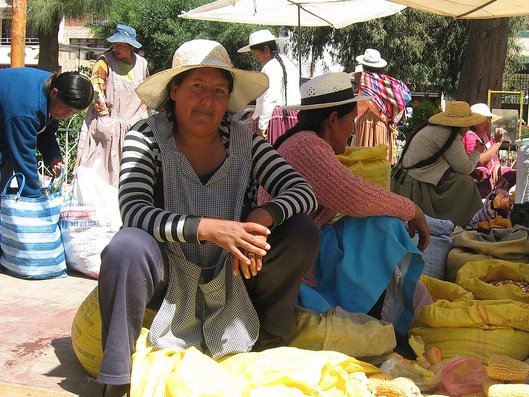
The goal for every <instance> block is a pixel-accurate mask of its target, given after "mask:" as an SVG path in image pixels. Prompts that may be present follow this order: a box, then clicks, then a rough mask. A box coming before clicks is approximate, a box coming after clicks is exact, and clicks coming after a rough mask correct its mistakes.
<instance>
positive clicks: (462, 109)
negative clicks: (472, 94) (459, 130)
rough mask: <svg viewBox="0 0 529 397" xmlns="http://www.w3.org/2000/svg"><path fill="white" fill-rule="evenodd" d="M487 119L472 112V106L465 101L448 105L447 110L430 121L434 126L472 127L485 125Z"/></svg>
mask: <svg viewBox="0 0 529 397" xmlns="http://www.w3.org/2000/svg"><path fill="white" fill-rule="evenodd" d="M486 119H487V117H485V116H482V115H480V114H477V113H473V112H472V111H471V110H470V105H469V104H468V103H466V102H464V101H453V102H448V103H447V104H446V110H445V111H444V112H441V113H437V114H434V115H433V116H432V117H430V118H429V119H428V121H429V122H430V123H432V124H439V125H445V126H447V127H470V126H473V125H478V124H481V123H483V122H484V121H485V120H486Z"/></svg>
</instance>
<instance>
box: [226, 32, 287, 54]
mask: <svg viewBox="0 0 529 397" xmlns="http://www.w3.org/2000/svg"><path fill="white" fill-rule="evenodd" d="M286 39H287V38H286V37H275V36H274V35H273V34H272V32H270V31H269V30H268V29H263V30H258V31H257V32H253V33H252V34H251V35H250V39H249V41H250V44H248V45H247V46H244V47H242V48H239V49H238V50H237V52H248V51H250V50H251V49H250V47H251V46H253V45H257V44H262V43H268V42H269V41H275V42H276V43H277V44H279V43H280V42H282V41H285V40H286Z"/></svg>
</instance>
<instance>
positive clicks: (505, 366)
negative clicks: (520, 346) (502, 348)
mask: <svg viewBox="0 0 529 397" xmlns="http://www.w3.org/2000/svg"><path fill="white" fill-rule="evenodd" d="M487 364H488V366H487V375H488V376H490V377H491V378H493V379H499V380H507V381H510V382H521V381H524V380H526V379H527V378H529V364H527V363H524V362H523V361H520V360H516V359H514V358H511V357H507V356H502V355H499V354H495V355H492V356H490V357H489V358H488V360H487Z"/></svg>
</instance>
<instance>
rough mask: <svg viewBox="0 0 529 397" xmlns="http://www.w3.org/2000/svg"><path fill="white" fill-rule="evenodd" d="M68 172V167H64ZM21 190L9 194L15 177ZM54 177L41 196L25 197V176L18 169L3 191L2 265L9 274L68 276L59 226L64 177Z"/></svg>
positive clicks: (0, 225) (0, 219)
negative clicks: (22, 194)
mask: <svg viewBox="0 0 529 397" xmlns="http://www.w3.org/2000/svg"><path fill="white" fill-rule="evenodd" d="M63 175H64V171H63ZM15 177H16V178H17V181H18V191H17V192H16V193H15V194H9V193H8V188H9V186H10V184H11V181H12V180H13V178H15ZM54 182H55V181H54V179H52V180H51V181H50V183H49V186H48V187H47V188H46V189H45V191H44V192H43V193H42V194H41V196H40V197H35V198H34V197H23V196H21V193H22V190H23V189H24V185H25V177H24V175H23V174H22V173H20V172H17V173H16V174H15V175H13V176H12V177H11V178H10V179H9V180H8V182H7V183H6V186H5V188H4V190H3V191H2V194H1V203H0V207H1V208H0V248H1V249H2V256H1V257H0V267H1V268H2V271H3V272H5V273H6V274H10V275H12V276H16V277H20V278H27V279H47V278H56V277H65V276H66V275H67V273H66V261H65V255H64V246H63V243H62V238H61V230H60V228H59V216H60V213H61V207H62V203H63V197H62V193H61V187H62V178H61V180H60V181H59V183H58V184H57V183H54Z"/></svg>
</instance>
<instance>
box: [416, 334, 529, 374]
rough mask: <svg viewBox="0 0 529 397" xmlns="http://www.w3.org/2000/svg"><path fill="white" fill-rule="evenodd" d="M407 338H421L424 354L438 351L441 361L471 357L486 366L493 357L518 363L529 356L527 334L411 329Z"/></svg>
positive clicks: (528, 336)
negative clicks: (504, 357)
mask: <svg viewBox="0 0 529 397" xmlns="http://www.w3.org/2000/svg"><path fill="white" fill-rule="evenodd" d="M410 335H414V336H420V337H421V338H422V339H423V340H424V342H425V349H426V350H429V349H431V348H435V347H436V348H438V349H439V350H440V351H441V357H442V359H443V360H445V359H450V358H454V357H470V356H474V357H476V358H477V359H478V360H480V361H481V363H482V364H485V365H486V364H487V359H488V357H490V356H491V355H493V354H501V355H505V356H509V357H512V358H516V359H518V360H525V359H526V358H527V357H528V356H529V332H526V331H520V330H517V329H513V328H498V329H479V328H454V327H440V328H429V327H412V328H411V329H410Z"/></svg>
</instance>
